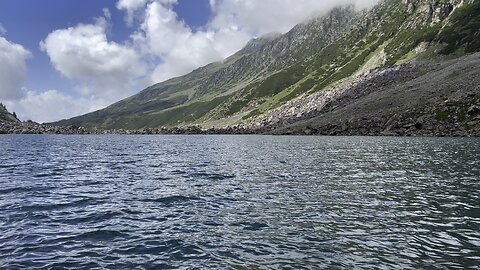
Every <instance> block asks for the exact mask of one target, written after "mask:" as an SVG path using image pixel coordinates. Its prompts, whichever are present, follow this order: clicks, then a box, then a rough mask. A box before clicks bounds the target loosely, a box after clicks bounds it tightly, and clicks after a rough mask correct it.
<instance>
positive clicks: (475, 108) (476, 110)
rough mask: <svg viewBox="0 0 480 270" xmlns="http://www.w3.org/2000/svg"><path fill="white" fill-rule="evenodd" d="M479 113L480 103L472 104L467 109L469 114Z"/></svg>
mask: <svg viewBox="0 0 480 270" xmlns="http://www.w3.org/2000/svg"><path fill="white" fill-rule="evenodd" d="M478 113H480V106H478V105H472V106H470V108H468V110H467V114H469V115H475V114H478Z"/></svg>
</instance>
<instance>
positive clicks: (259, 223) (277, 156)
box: [0, 135, 480, 269]
mask: <svg viewBox="0 0 480 270" xmlns="http://www.w3.org/2000/svg"><path fill="white" fill-rule="evenodd" d="M0 153H1V155H0V232H1V233H0V268H2V269H4V268H7V269H8V268H13V269H15V268H27V269H35V268H88V269H93V268H112V269H119V268H120V269H122V268H123V269H126V268H145V269H150V268H155V269H157V268H167V269H168V268H215V269H216V268H220V269H225V268H227V269H268V268H284V269H302V268H305V269H311V268H315V269H318V268H333V269H352V268H357V269H390V268H393V267H395V268H403V269H410V268H411V269H414V268H436V269H467V268H471V269H475V267H477V266H478V265H480V230H479V228H480V192H479V190H480V139H472V138H455V139H454V138H366V137H269V136H143V137H142V136H38V135H37V136H29V135H22V136H20V135H15V136H0Z"/></svg>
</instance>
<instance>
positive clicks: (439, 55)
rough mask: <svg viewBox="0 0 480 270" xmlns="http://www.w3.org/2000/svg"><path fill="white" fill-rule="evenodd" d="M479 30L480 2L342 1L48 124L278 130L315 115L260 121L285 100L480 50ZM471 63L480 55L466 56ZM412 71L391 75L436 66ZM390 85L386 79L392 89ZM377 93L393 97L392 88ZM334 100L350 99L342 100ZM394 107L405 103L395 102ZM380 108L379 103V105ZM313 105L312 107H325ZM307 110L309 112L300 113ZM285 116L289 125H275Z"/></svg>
mask: <svg viewBox="0 0 480 270" xmlns="http://www.w3.org/2000/svg"><path fill="white" fill-rule="evenodd" d="M479 29H480V2H479V1H478V0H477V1H475V0H437V1H430V0H416V1H415V0H385V1H381V2H380V3H379V4H378V5H376V6H375V7H373V8H371V9H369V10H362V11H356V10H355V8H354V7H352V6H346V7H338V8H335V9H333V10H332V11H331V12H329V13H328V14H327V15H325V16H322V17H318V18H314V19H311V20H309V21H306V22H304V23H301V24H299V25H297V26H295V27H294V28H293V29H292V30H291V31H289V32H288V33H286V34H284V35H280V34H270V35H267V36H265V37H261V38H259V39H255V40H252V41H250V42H249V43H248V44H247V45H246V46H245V48H243V49H242V50H240V51H239V52H237V53H236V54H234V55H232V56H231V57H229V58H227V59H225V61H223V62H218V63H212V64H210V65H207V66H205V67H202V68H199V69H197V70H195V71H193V72H191V73H189V74H187V75H185V76H181V77H178V78H174V79H171V80H168V81H165V82H162V83H159V84H156V85H153V86H151V87H148V88H147V89H145V90H143V91H141V92H140V93H138V94H137V95H134V96H132V97H130V98H127V99H125V100H122V101H120V102H117V103H115V104H113V105H111V106H109V107H107V108H105V109H103V110H99V111H96V112H93V113H89V114H86V115H83V116H79V117H74V118H72V119H68V120H63V121H60V122H57V123H54V124H56V125H77V126H85V127H98V128H110V129H112V128H126V129H140V128H156V127H162V126H167V127H168V126H182V125H192V124H199V125H202V126H204V127H212V126H215V127H224V126H227V125H240V126H250V127H255V126H256V127H262V128H263V127H270V128H275V129H279V130H282V129H284V128H285V127H286V125H292V124H294V123H292V122H291V120H292V119H293V120H295V121H302V122H305V121H307V120H311V121H317V122H318V121H320V119H318V118H319V117H320V115H318V114H312V113H311V112H309V113H305V114H302V115H301V117H299V118H298V119H297V118H296V117H293V118H292V117H289V118H287V119H280V120H279V121H277V122H276V124H275V125H272V124H271V123H267V124H265V123H266V122H268V121H266V120H265V119H269V118H268V117H267V116H268V115H270V116H271V114H272V113H273V112H277V111H279V110H280V111H282V110H284V109H285V108H289V109H290V110H293V111H295V110H296V109H299V110H303V109H302V108H294V109H292V108H290V107H289V106H290V105H291V104H292V103H294V104H297V105H296V106H300V107H301V106H304V105H303V104H304V103H302V102H298V101H299V100H300V101H301V100H304V99H308V98H310V99H312V98H314V97H317V96H318V95H326V94H328V93H333V92H331V91H337V92H338V91H339V90H338V87H340V86H341V87H344V88H345V87H346V88H348V85H350V86H351V87H353V86H356V87H358V85H356V84H354V83H353V84H352V82H357V83H358V80H359V79H358V78H361V77H362V76H364V77H365V74H368V71H369V70H374V71H376V72H381V71H380V70H381V69H383V70H389V69H391V68H392V67H393V68H394V67H396V66H398V65H402V64H404V63H414V62H419V63H420V62H422V61H423V62H422V63H424V64H421V65H428V63H431V64H432V65H439V66H445V64H444V63H448V61H449V60H450V59H451V58H458V57H462V56H464V55H469V54H472V53H474V52H478V51H480V32H479V31H480V30H479ZM429 61H430V62H429ZM471 64H474V65H477V64H478V63H477V62H475V61H472V62H471ZM475 67H476V69H474V71H473V72H474V73H475V71H476V70H478V66H475ZM462 68H466V67H462ZM416 70H417V71H418V73H415V74H414V76H413V75H412V76H410V77H409V76H405V77H402V76H403V75H402V74H403V73H402V74H399V75H398V78H403V81H400V79H398V80H397V77H394V78H393V79H392V80H391V82H393V81H394V82H395V83H396V84H399V83H405V82H407V81H411V80H414V79H416V78H418V77H419V76H424V77H423V81H425V82H431V81H432V80H436V79H437V78H436V77H435V74H436V73H435V69H429V68H417V69H416ZM437 71H438V70H437ZM422 72H423V73H422ZM438 72H439V71H438ZM454 72H455V71H454ZM457 73H458V74H455V76H456V78H457V79H459V80H460V79H463V78H465V76H466V75H465V74H467V73H468V72H462V71H457ZM439 74H444V73H442V72H440V73H439ZM468 74H469V73H468ZM475 74H477V73H475ZM475 74H474V75H475ZM437 75H438V74H437ZM470 75H472V74H470ZM392 76H397V75H392ZM429 76H431V77H429ZM452 76H453V75H452ZM475 76H476V75H475ZM367 77H368V76H367ZM367 79H371V78H367ZM443 79H445V78H443ZM443 79H442V80H443ZM445 80H446V79H445ZM460 81H461V80H460ZM391 82H389V83H391ZM395 83H393V84H389V85H391V86H392V87H393V86H394V85H395ZM385 84H387V83H385ZM345 85H347V86H345ZM424 85H427V84H424ZM430 86H432V87H433V86H435V84H431V85H430ZM336 87H337V88H336ZM384 87H387V86H384ZM335 89H337V90H335ZM389 89H390V88H389ZM392 89H393V88H392ZM397 90H398V91H405V90H402V89H397ZM397 90H396V91H397ZM392 91H393V90H392ZM367 92H368V91H367ZM344 93H350V92H349V91H346V90H345V91H344ZM382 93H384V94H385V95H387V94H388V95H394V93H395V92H391V91H390V90H389V91H382ZM477 93H478V91H477ZM437 94H438V93H436V92H435V91H433V92H431V93H430V95H432V96H436V95H437ZM332 95H333V96H335V97H337V98H343V99H346V97H345V96H342V95H338V96H337V95H334V94H332ZM347 96H348V95H347ZM476 96H477V95H476V94H475V91H474V96H473V97H470V98H473V100H474V99H475V98H476ZM379 98H391V96H390V97H389V96H379ZM411 98H413V99H415V96H414V95H413V96H412V97H411ZM429 100H430V99H429ZM295 102H297V103H295ZM329 102H330V103H331V102H333V103H335V102H336V101H335V100H330V101H329ZM403 102H407V103H408V102H411V101H409V100H404V101H403ZM337 103H339V104H340V105H342V104H343V105H345V104H346V103H345V101H344V102H343V103H342V102H340V101H338V102H337ZM470 103H471V102H470ZM382 104H383V103H381V104H378V105H379V106H380V105H382ZM387 104H388V103H387ZM393 104H394V103H392V105H393ZM340 105H339V106H340ZM383 105H384V104H383ZM424 105H425V104H423V105H422V104H420V103H419V104H418V106H424ZM473 105H475V104H473ZM395 106H397V107H398V106H403V105H402V104H397V103H395ZM399 108H401V107H399ZM378 109H380V110H383V109H385V108H376V110H375V111H378ZM316 110H317V113H318V112H320V111H321V110H322V109H319V108H317V109H316ZM345 113H352V112H351V111H348V112H345ZM474 116H475V115H474ZM308 117H311V119H306V118H308ZM475 117H476V116H475ZM270 118H271V117H270ZM320 118H322V117H320ZM315 119H316V120H315ZM284 120H285V121H284ZM287 120H288V121H287ZM261 121H263V124H261ZM282 121H283V122H285V123H284V124H279V123H281V122H282Z"/></svg>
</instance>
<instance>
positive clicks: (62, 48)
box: [40, 18, 145, 101]
mask: <svg viewBox="0 0 480 270" xmlns="http://www.w3.org/2000/svg"><path fill="white" fill-rule="evenodd" d="M106 27H107V22H106V20H105V19H103V18H101V19H98V20H97V22H96V23H95V24H80V25H78V26H75V27H70V28H67V29H61V30H56V31H53V32H52V33H50V34H49V35H48V36H47V38H46V39H45V40H44V41H42V42H41V44H40V46H41V48H42V50H44V51H45V52H46V53H47V54H48V56H49V57H50V61H51V62H52V64H53V66H54V67H55V69H56V70H58V71H59V72H60V73H61V74H63V75H64V76H66V77H67V78H70V79H74V80H79V81H80V82H81V83H82V85H81V86H79V87H78V89H83V90H82V94H84V95H94V96H96V97H101V98H110V99H111V100H112V101H116V100H118V99H120V98H123V97H125V96H126V95H128V94H131V88H132V86H133V84H134V80H135V78H137V77H138V76H141V75H142V74H143V73H144V72H145V71H144V67H143V64H142V63H141V61H140V57H139V55H138V54H137V52H136V51H135V50H134V49H132V48H130V47H128V46H126V45H121V44H118V43H115V42H112V41H108V39H107V35H106Z"/></svg>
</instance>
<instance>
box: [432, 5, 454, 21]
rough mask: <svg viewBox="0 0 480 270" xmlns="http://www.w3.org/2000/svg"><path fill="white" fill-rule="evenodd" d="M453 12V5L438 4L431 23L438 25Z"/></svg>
mask: <svg viewBox="0 0 480 270" xmlns="http://www.w3.org/2000/svg"><path fill="white" fill-rule="evenodd" d="M452 11H453V5H452V4H451V3H445V4H440V5H439V6H438V7H437V8H436V9H435V12H434V13H433V20H432V22H433V23H439V22H442V21H443V20H445V19H446V18H447V17H448V15H450V13H452Z"/></svg>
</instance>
